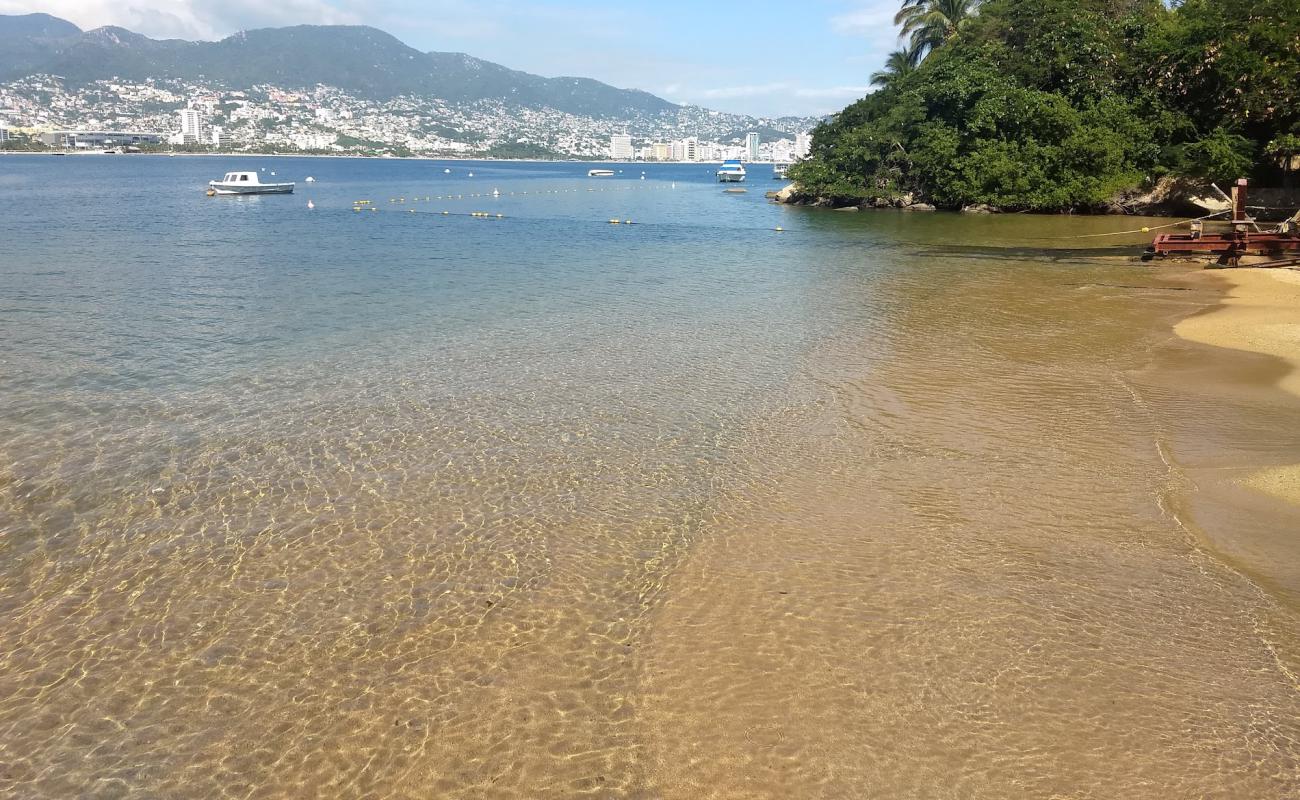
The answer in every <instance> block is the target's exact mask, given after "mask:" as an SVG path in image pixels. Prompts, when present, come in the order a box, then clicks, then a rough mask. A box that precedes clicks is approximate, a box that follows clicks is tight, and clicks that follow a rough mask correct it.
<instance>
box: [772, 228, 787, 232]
mask: <svg viewBox="0 0 1300 800" xmlns="http://www.w3.org/2000/svg"><path fill="white" fill-rule="evenodd" d="M774 230H775V231H776V232H777V233H780V232H781V231H784V230H785V228H775V229H774Z"/></svg>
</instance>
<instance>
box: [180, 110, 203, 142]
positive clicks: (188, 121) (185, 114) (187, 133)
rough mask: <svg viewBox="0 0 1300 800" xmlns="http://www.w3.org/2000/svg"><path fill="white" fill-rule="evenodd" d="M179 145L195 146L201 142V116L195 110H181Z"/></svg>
mask: <svg viewBox="0 0 1300 800" xmlns="http://www.w3.org/2000/svg"><path fill="white" fill-rule="evenodd" d="M180 117H181V143H182V144H195V143H197V142H201V141H203V114H202V113H201V112H200V111H199V110H198V109H197V108H182V109H181V110H180Z"/></svg>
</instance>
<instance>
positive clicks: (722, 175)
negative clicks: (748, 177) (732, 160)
mask: <svg viewBox="0 0 1300 800" xmlns="http://www.w3.org/2000/svg"><path fill="white" fill-rule="evenodd" d="M744 180H745V176H744V175H743V174H737V173H731V172H719V173H718V183H743V182H744Z"/></svg>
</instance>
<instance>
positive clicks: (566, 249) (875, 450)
mask: <svg viewBox="0 0 1300 800" xmlns="http://www.w3.org/2000/svg"><path fill="white" fill-rule="evenodd" d="M594 167H601V168H611V169H614V170H615V171H616V174H615V175H613V176H612V177H607V178H591V177H588V176H587V171H588V170H589V169H592V168H594ZM241 169H248V170H257V171H259V172H260V173H261V177H262V180H263V181H294V182H296V184H297V187H296V191H295V192H294V193H293V194H292V195H283V196H255V197H224V196H217V197H209V196H206V195H205V189H206V185H207V181H209V180H212V179H216V178H220V177H221V176H222V175H223V174H224V173H226V172H229V171H233V170H241ZM715 169H716V167H715V166H711V165H704V164H682V165H670V164H615V165H610V164H587V163H577V162H559V163H532V162H484V161H441V160H426V159H414V160H400V159H349V158H287V157H286V158H279V157H243V156H233V155H232V156H183V157H172V158H168V157H161V156H143V155H72V156H66V157H54V156H48V155H30V156H4V157H0V796H4V797H14V798H70V797H95V798H110V797H112V798H116V797H121V798H197V797H221V798H224V797H229V798H302V797H340V798H343V797H348V798H353V797H355V798H402V797H409V798H432V797H439V798H441V797H449V798H450V797H457V798H459V797H463V798H488V797H492V798H497V797H500V798H509V797H518V798H546V797H598V798H613V797H635V798H706V797H718V798H742V797H743V798H762V797H770V798H789V797H809V798H811V797H827V798H830V797H844V798H849V797H853V798H859V797H880V798H945V797H951V798H1004V797H1042V798H1047V797H1062V798H1063V797H1079V798H1082V797H1097V798H1101V797H1125V798H1142V797H1150V798H1172V797H1222V798H1245V797H1251V798H1283V797H1297V796H1300V683H1298V682H1297V674H1300V634H1297V631H1300V602H1298V601H1300V570H1298V569H1297V568H1296V566H1295V565H1296V564H1297V563H1300V561H1297V560H1296V559H1295V555H1296V551H1295V545H1294V540H1290V539H1288V540H1283V539H1282V538H1281V537H1278V536H1277V531H1278V530H1280V529H1287V528H1288V526H1291V525H1293V524H1295V525H1296V526H1297V527H1294V528H1290V529H1291V530H1300V523H1297V517H1296V516H1295V514H1294V512H1293V511H1288V510H1286V509H1285V508H1282V507H1281V506H1280V504H1279V505H1272V504H1270V501H1268V500H1267V499H1266V498H1247V499H1242V498H1240V497H1238V498H1237V500H1236V504H1235V505H1225V504H1224V502H1220V500H1219V499H1216V498H1220V495H1216V494H1214V493H1213V492H1209V493H1207V492H1206V491H1203V490H1204V489H1205V488H1206V487H1207V486H1209V485H1211V484H1213V483H1214V481H1216V480H1219V481H1222V480H1223V479H1224V478H1223V476H1235V475H1241V474H1246V473H1247V472H1249V471H1250V470H1252V469H1257V468H1259V467H1262V466H1268V465H1271V464H1280V463H1287V460H1288V458H1289V459H1290V460H1291V461H1294V452H1295V450H1294V446H1295V442H1294V440H1293V439H1292V438H1290V437H1288V436H1285V435H1281V436H1280V435H1279V432H1280V431H1288V430H1290V431H1294V430H1297V429H1300V409H1297V404H1296V402H1295V399H1294V398H1293V397H1289V396H1286V395H1283V394H1282V393H1281V392H1280V391H1276V390H1275V389H1273V388H1272V386H1271V385H1272V382H1273V381H1274V380H1275V379H1276V377H1277V374H1278V368H1277V366H1276V365H1275V364H1273V363H1271V362H1269V361H1268V360H1267V359H1264V358H1263V357H1250V356H1245V355H1243V354H1234V353H1231V352H1228V351H1219V350H1214V349H1213V348H1208V347H1204V346H1201V345H1193V344H1191V343H1187V342H1183V341H1181V340H1179V339H1177V337H1175V336H1174V335H1173V333H1172V325H1173V323H1174V322H1176V321H1177V320H1179V319H1182V318H1184V317H1186V316H1187V315H1190V314H1194V313H1213V306H1214V305H1215V303H1217V302H1218V300H1219V299H1220V298H1221V297H1222V293H1223V289H1222V286H1221V285H1220V284H1218V283H1216V282H1215V278H1214V277H1213V276H1212V275H1207V274H1205V273H1202V272H1199V271H1196V270H1193V269H1191V268H1189V267H1187V266H1186V265H1159V266H1151V265H1145V264H1142V263H1141V262H1139V261H1138V260H1137V259H1136V258H1135V255H1136V254H1137V253H1139V252H1140V251H1141V249H1142V247H1143V246H1144V244H1145V242H1146V241H1148V240H1149V238H1150V235H1151V234H1150V233H1149V232H1143V231H1142V228H1144V227H1152V226H1157V225H1163V224H1167V223H1168V222H1169V220H1142V219H1134V218H1116V217H1074V216H1032V215H959V214H952V213H943V212H938V213H924V212H904V211H896V210H864V211H862V212H858V213H854V212H843V211H830V210H826V209H813V208H798V207H790V206H782V205H777V204H774V203H772V202H770V201H769V200H768V199H767V198H766V197H765V192H767V191H771V190H775V189H779V188H781V186H782V185H783V184H782V183H780V182H778V181H775V180H774V179H773V178H772V176H771V174H770V173H771V170H770V168H768V167H765V166H763V165H752V166H751V167H750V171H749V178H748V180H747V182H746V183H744V184H743V185H741V186H740V187H737V186H736V185H727V186H725V187H724V186H722V185H719V184H718V183H717V182H716V180H715V177H714V170H715ZM309 177H310V178H312V179H313V180H311V181H308V178H309ZM726 188H732V189H735V188H744V189H745V190H746V191H745V192H743V193H741V192H727V191H724V189H726ZM1234 497H1236V496H1235V495H1234Z"/></svg>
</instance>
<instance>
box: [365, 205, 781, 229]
mask: <svg viewBox="0 0 1300 800" xmlns="http://www.w3.org/2000/svg"><path fill="white" fill-rule="evenodd" d="M380 210H381V209H380V208H379V206H375V205H353V206H352V211H353V212H354V213H356V212H360V211H376V212H377V211H380ZM394 210H396V209H394ZM406 213H408V214H419V215H422V216H427V217H466V218H469V219H490V220H510V221H512V222H513V221H522V222H532V223H553V224H568V225H592V224H599V225H601V226H603V227H611V226H614V225H617V226H619V227H623V226H627V225H634V226H636V227H648V228H697V229H700V230H720V229H719V228H712V227H709V226H706V225H687V224H683V223H680V222H637V221H636V220H634V219H628V218H624V217H610V218H608V219H604V220H589V219H571V218H563V217H518V216H509V215H507V214H499V213H496V212H493V211H450V210H447V209H442V210H439V211H432V210H429V211H426V210H421V209H416V208H408V209H406ZM725 230H728V231H752V232H769V233H787V231H786V229H785V228H783V227H781V226H779V225H778V226H774V227H771V228H767V227H763V228H759V227H744V228H726V229H725Z"/></svg>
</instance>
